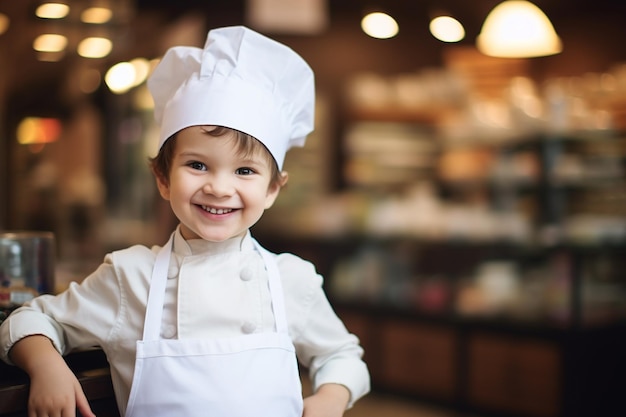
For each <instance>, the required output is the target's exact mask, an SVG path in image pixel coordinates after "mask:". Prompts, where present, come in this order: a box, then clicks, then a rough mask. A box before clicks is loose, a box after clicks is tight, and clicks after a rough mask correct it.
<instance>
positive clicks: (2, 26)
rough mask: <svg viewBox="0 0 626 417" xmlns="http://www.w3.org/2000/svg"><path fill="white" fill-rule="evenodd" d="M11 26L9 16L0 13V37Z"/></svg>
mask: <svg viewBox="0 0 626 417" xmlns="http://www.w3.org/2000/svg"><path fill="white" fill-rule="evenodd" d="M10 24H11V20H10V19H9V16H7V15H5V14H4V13H0V35H2V34H3V33H4V32H6V31H7V30H8V29H9V25H10Z"/></svg>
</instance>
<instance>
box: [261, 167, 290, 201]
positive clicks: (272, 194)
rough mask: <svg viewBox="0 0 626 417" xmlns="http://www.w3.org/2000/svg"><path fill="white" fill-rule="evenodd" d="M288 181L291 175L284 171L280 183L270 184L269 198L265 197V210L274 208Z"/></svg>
mask: <svg viewBox="0 0 626 417" xmlns="http://www.w3.org/2000/svg"><path fill="white" fill-rule="evenodd" d="M287 181H289V173H287V171H282V172H281V173H280V181H278V182H274V183H272V184H270V186H269V188H268V189H267V196H266V197H265V209H268V208H270V207H272V205H273V204H274V201H276V198H277V197H278V194H279V193H280V189H281V188H283V187H284V186H285V185H286V184H287Z"/></svg>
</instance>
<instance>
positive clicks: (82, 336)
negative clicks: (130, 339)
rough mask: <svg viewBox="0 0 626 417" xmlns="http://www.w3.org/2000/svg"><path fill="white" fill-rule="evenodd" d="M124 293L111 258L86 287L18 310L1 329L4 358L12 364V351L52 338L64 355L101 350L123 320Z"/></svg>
mask: <svg viewBox="0 0 626 417" xmlns="http://www.w3.org/2000/svg"><path fill="white" fill-rule="evenodd" d="M120 304H121V303H120V290H119V283H118V280H117V278H116V274H115V270H114V268H113V266H112V264H111V257H110V256H109V255H107V257H105V260H104V262H103V263H102V264H101V265H100V266H99V268H98V269H97V270H96V271H95V272H93V273H92V274H91V275H89V276H88V277H87V278H85V279H84V280H83V281H82V283H80V284H78V283H76V282H72V283H71V284H70V286H69V288H68V289H67V290H65V291H64V292H62V293H60V294H58V295H55V296H53V295H41V296H39V297H36V298H35V299H34V300H32V301H31V302H29V303H27V304H25V305H24V306H22V307H20V308H18V309H17V310H15V311H14V312H13V313H11V315H9V317H8V318H7V319H6V320H5V321H4V322H3V323H2V326H1V327H0V358H2V359H3V360H4V361H5V362H7V363H11V362H10V360H9V357H8V354H9V350H10V349H11V347H12V346H13V345H14V344H15V343H16V342H18V341H19V340H21V339H22V338H24V337H26V336H30V335H35V334H40V335H44V336H46V337H48V338H49V339H50V340H51V341H52V343H53V344H54V346H55V348H56V349H57V350H58V351H59V353H61V354H66V353H68V352H69V351H71V350H73V349H78V348H88V347H93V346H98V345H100V344H101V343H102V341H103V340H104V339H105V338H106V337H107V335H108V334H109V332H110V331H111V328H112V327H113V325H114V323H115V321H116V317H118V316H119V314H118V312H119V309H120Z"/></svg>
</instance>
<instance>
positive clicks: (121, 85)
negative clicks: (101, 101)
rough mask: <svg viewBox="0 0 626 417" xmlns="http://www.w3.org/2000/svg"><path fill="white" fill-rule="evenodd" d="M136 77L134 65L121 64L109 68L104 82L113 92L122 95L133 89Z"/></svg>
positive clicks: (128, 63)
mask: <svg viewBox="0 0 626 417" xmlns="http://www.w3.org/2000/svg"><path fill="white" fill-rule="evenodd" d="M136 76H137V74H136V71H135V67H134V66H133V64H131V63H130V62H120V63H117V64H115V65H113V66H112V67H111V68H109V70H108V71H107V73H106V75H105V76H104V82H105V83H106V85H107V86H108V87H109V89H110V90H111V91H112V92H114V93H116V94H122V93H125V92H127V91H128V90H130V89H131V88H132V87H133V84H134V82H135V77H136Z"/></svg>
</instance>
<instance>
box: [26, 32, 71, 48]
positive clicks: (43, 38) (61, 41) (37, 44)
mask: <svg viewBox="0 0 626 417" xmlns="http://www.w3.org/2000/svg"><path fill="white" fill-rule="evenodd" d="M66 46H67V38H66V37H65V36H63V35H59V34H53V33H45V34H43V35H39V36H38V37H37V39H35V41H34V42H33V49H34V50H35V51H39V52H60V51H62V50H64V49H65V47H66Z"/></svg>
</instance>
